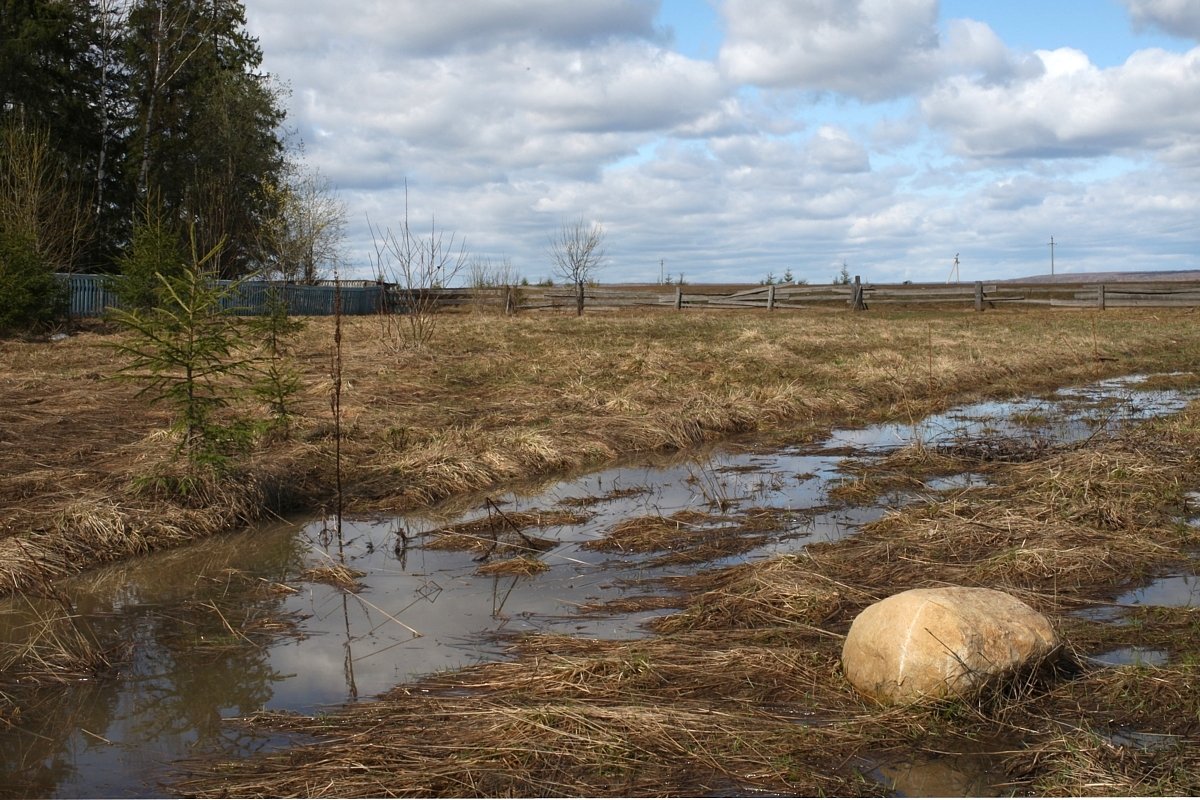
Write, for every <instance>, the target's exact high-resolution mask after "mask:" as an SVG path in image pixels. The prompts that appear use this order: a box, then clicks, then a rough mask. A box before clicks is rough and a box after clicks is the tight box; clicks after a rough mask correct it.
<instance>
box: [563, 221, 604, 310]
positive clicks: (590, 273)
mask: <svg viewBox="0 0 1200 800" xmlns="http://www.w3.org/2000/svg"><path fill="white" fill-rule="evenodd" d="M550 257H551V259H553V261H554V272H555V274H556V275H558V276H560V277H561V278H562V279H563V280H564V281H566V282H567V283H568V284H569V285H571V286H572V287H574V289H575V314H576V315H577V316H582V315H583V301H584V289H585V288H586V287H587V285H588V284H589V283H591V282H592V281H594V280H595V273H596V272H597V271H598V270H599V269H600V268H601V267H602V266H603V265H604V227H603V226H602V225H600V223H598V222H591V223H589V222H587V221H586V220H584V218H583V217H580V218H579V219H577V220H574V221H572V222H564V223H563V224H562V226H561V227H560V228H559V230H558V233H557V234H555V235H554V237H553V238H552V239H551V240H550Z"/></svg>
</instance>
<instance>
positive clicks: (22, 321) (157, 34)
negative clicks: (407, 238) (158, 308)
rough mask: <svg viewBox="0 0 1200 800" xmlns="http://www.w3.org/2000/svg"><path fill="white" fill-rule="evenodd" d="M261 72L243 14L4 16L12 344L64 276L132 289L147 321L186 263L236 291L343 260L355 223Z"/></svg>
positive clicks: (174, 1)
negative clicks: (247, 279)
mask: <svg viewBox="0 0 1200 800" xmlns="http://www.w3.org/2000/svg"><path fill="white" fill-rule="evenodd" d="M261 64H262V51H261V49H260V48H259V45H258V42H257V40H256V39H255V38H254V37H252V36H250V35H249V34H248V33H247V31H246V15H245V8H244V6H243V4H242V3H241V2H240V1H239V0H0V329H2V328H13V327H19V326H22V325H25V326H28V325H31V324H36V323H37V322H39V321H42V320H41V319H40V317H41V316H42V315H44V314H46V313H48V312H47V309H44V308H41V309H39V308H34V309H32V311H30V312H29V313H24V314H21V313H17V312H16V310H17V309H19V308H23V307H25V306H28V305H30V304H31V298H36V297H37V296H39V294H44V293H45V292H47V291H50V292H52V290H53V287H51V286H50V285H49V283H53V279H52V275H53V273H54V272H72V271H89V272H102V273H112V272H124V273H126V274H129V275H130V276H131V277H133V278H137V280H133V281H131V283H138V281H139V280H140V284H141V291H142V292H143V295H142V296H141V298H140V300H137V301H136V303H139V304H140V303H144V302H151V300H152V293H153V287H154V286H155V285H156V282H155V281H154V280H153V275H154V273H155V272H167V271H170V269H172V268H173V266H174V265H178V264H183V263H185V262H186V261H187V255H188V253H187V250H188V249H189V247H194V248H196V249H198V250H199V251H200V252H204V253H209V252H212V253H214V256H213V259H212V263H211V265H210V269H211V271H212V272H213V273H215V274H216V275H217V276H218V277H223V278H234V277H239V276H244V275H248V274H254V273H275V274H277V275H281V276H282V277H285V278H290V279H304V278H308V279H312V278H315V277H316V276H317V274H318V271H319V270H320V269H321V268H322V267H324V266H325V265H326V264H327V263H329V261H331V260H332V259H335V258H336V248H337V243H338V242H340V237H341V229H342V226H343V224H344V217H345V213H344V209H343V207H342V206H341V205H340V203H339V202H338V201H337V200H336V197H335V196H333V194H332V192H331V190H330V188H329V185H328V182H327V181H324V180H323V179H322V178H321V176H319V175H318V174H316V173H314V172H311V171H308V170H306V169H305V168H304V167H303V166H302V165H301V164H300V163H298V161H297V160H296V159H295V157H294V153H289V150H288V148H287V146H286V141H285V137H284V132H283V125H284V122H285V112H284V109H283V103H282V101H283V99H284V95H283V89H282V87H281V85H280V84H279V83H278V82H277V81H275V80H274V79H273V78H272V77H271V76H270V75H268V74H266V73H264V72H263V71H262V70H261ZM48 274H49V275H50V276H51V279H50V282H49V283H47V278H46V276H47V275H48ZM139 275H140V278H138V276H139ZM131 291H135V290H132V289H131ZM145 292H150V294H145ZM135 293H136V291H135ZM32 305H34V306H37V305H38V304H37V303H32ZM4 309H6V310H4Z"/></svg>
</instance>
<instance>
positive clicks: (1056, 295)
mask: <svg viewBox="0 0 1200 800" xmlns="http://www.w3.org/2000/svg"><path fill="white" fill-rule="evenodd" d="M443 302H444V303H445V304H446V305H468V304H475V305H484V306H490V307H493V308H503V307H506V306H508V307H511V308H515V309H516V310H534V309H558V310H563V311H569V310H573V309H574V308H575V291H574V290H573V289H571V288H569V287H541V286H521V287H515V288H513V289H503V288H501V289H475V290H465V289H464V290H457V291H447V293H446V296H445V298H444V301H443ZM924 305H940V306H947V307H959V308H967V309H971V308H973V309H974V310H976V311H983V310H985V309H989V308H1001V307H1006V306H1054V307H1060V308H1092V309H1104V308H1117V307H1130V306H1153V307H1159V308H1169V307H1189V306H1200V283H1192V282H1183V281H1162V282H1158V283H1108V284H1095V283H1090V284H1088V283H1024V284H1023V283H1006V282H991V283H984V282H976V283H959V284H945V283H929V284H870V283H861V282H856V283H850V284H833V285H830V284H815V285H808V284H801V285H795V284H783V285H779V284H776V285H771V286H753V287H746V288H736V287H712V286H704V285H696V286H649V287H647V286H630V287H587V288H585V290H584V306H585V308H593V309H594V308H628V307H638V306H643V307H658V308H675V309H681V310H682V309H690V308H710V309H754V308H757V309H766V310H775V309H805V308H838V307H842V308H847V309H856V308H857V309H870V308H873V307H881V306H883V307H891V306H924Z"/></svg>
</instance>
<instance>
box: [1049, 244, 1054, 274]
mask: <svg viewBox="0 0 1200 800" xmlns="http://www.w3.org/2000/svg"><path fill="white" fill-rule="evenodd" d="M1050 275H1051V276H1053V275H1054V237H1053V236H1051V237H1050Z"/></svg>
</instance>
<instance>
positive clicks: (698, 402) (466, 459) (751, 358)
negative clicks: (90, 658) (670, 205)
mask: <svg viewBox="0 0 1200 800" xmlns="http://www.w3.org/2000/svg"><path fill="white" fill-rule="evenodd" d="M344 328H345V329H344V332H343V353H344V355H343V362H344V366H343V371H344V377H343V392H342V407H343V440H342V442H341V449H342V457H343V470H344V475H345V480H344V485H345V493H346V502H347V508H348V509H349V510H350V511H352V512H369V511H387V510H399V509H408V508H413V507H417V506H424V505H428V504H432V503H437V502H439V501H442V500H445V499H446V498H449V497H452V496H455V495H458V494H461V493H464V492H468V491H473V490H481V489H487V488H489V487H494V486H498V485H501V484H504V483H506V482H511V481H514V480H518V479H525V478H530V477H534V476H539V475H545V474H549V473H559V472H568V471H572V470H578V469H580V468H583V467H586V466H591V465H599V464H603V463H605V462H608V461H611V460H613V459H614V458H617V457H619V456H621V455H624V454H629V453H633V452H638V451H649V450H660V449H664V448H684V447H688V446H692V445H695V444H698V443H700V442H704V441H710V440H714V439H718V438H721V437H724V436H727V435H730V434H733V433H737V432H745V431H780V432H783V433H785V434H786V435H787V436H790V437H799V436H803V435H804V433H805V432H806V431H809V430H815V429H818V428H821V427H823V426H828V425H830V424H833V423H837V424H852V423H855V422H861V421H865V420H872V419H883V418H900V419H907V418H918V417H920V416H923V415H924V414H926V413H928V412H929V411H931V410H933V409H937V408H941V407H944V406H946V405H947V404H949V403H951V402H954V401H957V400H962V399H964V398H971V397H981V396H989V395H1004V394H1008V393H1015V392H1023V391H1032V390H1036V389H1039V388H1043V387H1047V386H1055V385H1063V384H1067V383H1072V382H1077V381H1082V380H1086V379H1091V378H1095V377H1098V376H1102V375H1113V374H1122V373H1128V372H1134V371H1138V370H1146V369H1175V368H1180V367H1186V366H1187V365H1190V364H1194V363H1195V355H1196V353H1197V352H1198V351H1200V337H1198V336H1197V335H1196V331H1195V318H1194V316H1192V315H1191V314H1189V313H1183V312H1158V313H1137V312H1107V313H1105V314H1080V313H1070V312H1057V313H1056V312H1025V311H1022V312H1017V313H1000V312H992V313H986V314H971V313H958V312H956V313H945V312H925V313H906V312H886V313H876V312H871V313H869V314H859V315H851V314H848V313H834V312H825V313H811V314H807V313H806V314H803V315H801V314H781V313H777V314H767V313H765V312H764V313H671V312H652V313H646V312H639V313H612V314H596V315H587V316H585V317H583V318H581V319H576V318H574V317H570V316H557V315H523V316H518V317H511V318H506V317H501V316H493V315H490V314H461V315H446V316H443V317H441V318H440V319H439V329H438V331H437V335H436V337H435V338H434V340H433V341H432V343H431V344H430V345H429V346H427V347H424V348H419V349H413V348H400V347H397V346H396V343H395V339H394V338H393V337H389V336H388V335H387V331H386V330H385V328H384V326H382V325H381V323H380V322H379V321H378V320H377V319H374V318H362V317H359V318H348V319H345V320H344ZM122 335H123V334H119V333H113V332H109V331H105V330H103V329H93V330H90V331H87V332H84V333H81V334H79V335H76V336H72V337H71V338H69V339H67V340H64V341H58V342H45V341H28V342H26V341H14V340H7V341H3V342H0V591H3V592H9V591H13V590H14V589H20V588H22V587H28V586H29V585H31V584H32V583H34V582H38V581H44V580H52V579H53V578H55V577H57V576H61V575H64V574H69V573H72V572H75V571H78V570H80V569H84V568H87V567H88V566H91V565H94V564H96V563H99V562H103V561H108V560H114V559H120V558H125V557H128V556H131V555H137V554H139V553H144V552H147V551H149V550H152V549H158V548H162V547H167V546H170V545H172V544H174V543H178V542H180V541H184V540H188V539H192V538H195V537H198V536H203V535H207V534H210V533H212V532H215V531H220V530H225V529H229V528H231V527H235V526H239V525H243V524H246V523H249V522H252V521H254V520H256V519H259V518H261V517H262V516H264V515H266V514H270V513H273V512H275V511H278V510H282V509H309V510H316V509H319V508H321V507H323V506H327V505H328V504H330V503H331V498H332V493H333V486H334V480H333V473H334V437H333V432H334V425H333V422H332V412H331V410H330V400H329V395H330V391H331V387H332V379H331V369H330V363H331V350H332V338H333V337H332V320H330V319H324V318H321V319H312V320H310V322H309V324H308V326H307V328H306V329H305V330H304V331H303V332H301V333H300V334H299V335H298V338H297V339H296V341H295V342H294V344H293V345H292V347H291V356H290V357H291V358H292V360H293V362H294V363H295V364H296V365H297V366H298V368H299V369H300V371H301V375H302V383H303V389H302V392H301V395H300V397H299V403H298V406H299V415H298V418H297V419H296V420H294V422H293V425H292V428H291V435H290V436H289V437H286V438H285V437H273V438H272V439H271V440H269V441H260V442H258V443H257V445H256V447H255V448H254V451H253V452H252V454H250V455H249V456H248V457H246V458H245V459H243V460H242V461H241V462H240V463H238V464H237V465H236V467H235V469H234V470H232V471H231V472H230V474H228V475H226V476H224V477H223V478H221V479H220V480H215V481H213V482H211V485H208V486H206V487H205V490H204V491H202V492H197V493H194V494H193V495H192V496H190V497H189V498H187V499H186V500H181V499H179V498H177V497H172V496H164V495H163V494H162V493H161V492H155V491H153V489H152V488H148V482H147V481H146V480H145V478H146V476H149V475H153V474H156V472H160V471H162V470H164V469H169V466H167V464H168V462H169V461H170V460H171V458H172V455H173V453H174V449H175V442H174V440H173V439H172V434H171V433H170V431H169V426H170V421H171V420H170V417H169V416H168V412H167V410H166V409H164V408H162V407H156V406H152V405H149V404H148V403H146V402H145V401H144V400H143V399H139V398H137V397H136V393H137V387H136V386H135V385H132V384H130V383H127V382H118V381H114V380H112V378H113V376H114V375H115V374H116V371H117V368H118V366H119V365H120V362H121V357H120V356H119V354H118V353H116V352H115V351H114V350H113V348H112V344H113V343H114V341H116V340H118V339H119V337H121V336H122ZM264 413H265V410H264ZM150 485H151V486H152V483H151V484H150Z"/></svg>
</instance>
